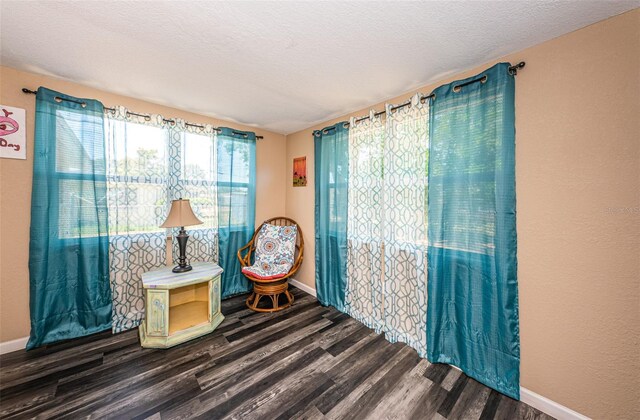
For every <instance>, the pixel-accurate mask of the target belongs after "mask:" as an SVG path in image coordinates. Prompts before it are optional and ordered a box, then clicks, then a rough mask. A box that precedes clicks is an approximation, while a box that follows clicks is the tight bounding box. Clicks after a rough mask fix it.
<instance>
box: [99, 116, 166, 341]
mask: <svg viewBox="0 0 640 420" xmlns="http://www.w3.org/2000/svg"><path fill="white" fill-rule="evenodd" d="M105 131H106V145H107V158H108V160H107V188H108V196H107V202H108V207H109V233H110V236H109V251H110V252H109V267H110V277H111V289H112V294H113V332H114V333H118V332H121V331H125V330H128V329H131V328H135V327H137V326H138V325H139V324H140V322H141V321H142V320H143V319H144V308H145V302H144V293H143V288H142V273H144V272H145V271H149V270H152V269H154V268H158V267H162V266H164V265H166V260H167V254H166V236H167V235H166V230H165V229H162V228H160V227H159V226H160V224H162V222H163V221H164V219H165V217H166V212H167V208H168V206H169V204H168V203H169V195H168V194H169V184H168V182H167V181H168V179H169V165H168V162H169V155H170V151H169V136H168V132H167V130H166V128H165V125H164V123H163V121H162V117H161V116H159V115H152V116H151V117H150V118H148V119H147V118H144V117H139V116H136V115H133V114H129V113H128V112H127V110H126V109H125V108H124V107H122V106H118V107H115V111H114V112H109V113H108V114H107V118H106V124H105Z"/></svg>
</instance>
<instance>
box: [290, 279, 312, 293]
mask: <svg viewBox="0 0 640 420" xmlns="http://www.w3.org/2000/svg"><path fill="white" fill-rule="evenodd" d="M289 283H291V284H292V285H294V286H296V287H297V288H298V289H300V290H303V291H305V292H307V293H309V294H310V295H311V296H313V297H317V296H316V289H314V288H312V287H309V286H307V285H306V284H304V283H301V282H299V281H298V280H296V279H292V278H290V279H289Z"/></svg>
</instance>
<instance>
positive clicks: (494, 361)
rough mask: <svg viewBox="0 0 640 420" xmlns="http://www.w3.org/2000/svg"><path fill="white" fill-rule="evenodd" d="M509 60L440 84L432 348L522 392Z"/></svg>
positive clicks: (493, 383)
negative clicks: (443, 84)
mask: <svg viewBox="0 0 640 420" xmlns="http://www.w3.org/2000/svg"><path fill="white" fill-rule="evenodd" d="M508 67H509V64H507V63H501V64H498V65H496V66H494V67H492V68H490V69H489V70H487V71H485V72H484V73H482V74H479V75H477V76H474V77H472V78H469V79H465V80H460V81H457V82H453V83H451V84H448V85H445V86H441V87H439V88H438V89H436V90H435V92H434V93H435V95H436V96H435V99H434V100H433V102H432V106H431V115H430V133H429V134H430V156H429V158H430V160H429V197H428V201H429V228H428V229H429V248H428V302H429V305H428V309H427V312H428V316H427V341H428V344H427V349H428V358H429V360H430V361H431V362H434V363H436V362H438V363H449V364H452V365H455V366H458V367H459V368H460V369H462V370H463V371H464V372H465V373H467V374H468V375H469V376H471V377H473V378H475V379H477V380H479V381H480V382H482V383H484V384H486V385H488V386H490V387H492V388H494V389H496V390H498V391H500V392H502V393H504V394H506V395H508V396H510V397H512V398H516V399H518V398H519V395H520V391H519V390H520V386H519V381H520V378H519V377H520V340H519V330H518V328H519V327H518V284H517V275H516V268H517V267H516V266H517V261H516V194H515V125H514V124H515V121H514V119H515V116H514V114H515V110H514V108H515V105H514V91H515V80H514V77H513V76H512V75H511V74H509V71H508ZM479 79H480V80H482V81H478V82H475V83H471V84H468V85H465V86H462V87H460V88H458V86H459V85H464V84H465V83H466V82H470V81H475V80H479Z"/></svg>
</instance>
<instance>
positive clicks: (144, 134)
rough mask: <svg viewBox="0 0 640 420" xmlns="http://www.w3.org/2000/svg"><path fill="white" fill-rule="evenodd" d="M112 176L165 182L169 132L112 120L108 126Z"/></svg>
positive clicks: (110, 171)
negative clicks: (158, 179) (155, 179)
mask: <svg viewBox="0 0 640 420" xmlns="http://www.w3.org/2000/svg"><path fill="white" fill-rule="evenodd" d="M106 134H107V139H108V142H109V155H110V156H109V159H110V165H109V166H110V168H109V173H110V174H111V175H118V176H129V177H139V176H143V177H146V178H162V179H166V178H167V175H168V155H167V132H166V130H164V129H162V128H159V127H152V126H148V125H143V124H136V123H129V122H124V121H115V120H109V121H108V124H107V130H106Z"/></svg>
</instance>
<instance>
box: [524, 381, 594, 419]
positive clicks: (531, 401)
mask: <svg viewBox="0 0 640 420" xmlns="http://www.w3.org/2000/svg"><path fill="white" fill-rule="evenodd" d="M520 401H522V402H523V403H525V404H528V405H530V406H531V407H533V408H537V409H538V410H540V411H542V412H543V413H545V414H548V415H550V416H551V417H555V418H557V419H558V420H589V417H587V416H583V415H582V414H580V413H578V412H577V411H573V410H572V409H570V408H569V407H565V406H564V405H562V404H558V403H557V402H555V401H552V400H550V399H549V398H545V397H543V396H542V395H540V394H536V393H535V392H533V391H530V390H528V389H527V388H523V387H520Z"/></svg>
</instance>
